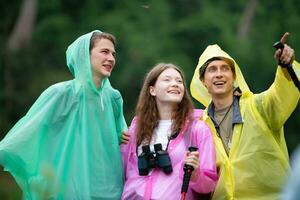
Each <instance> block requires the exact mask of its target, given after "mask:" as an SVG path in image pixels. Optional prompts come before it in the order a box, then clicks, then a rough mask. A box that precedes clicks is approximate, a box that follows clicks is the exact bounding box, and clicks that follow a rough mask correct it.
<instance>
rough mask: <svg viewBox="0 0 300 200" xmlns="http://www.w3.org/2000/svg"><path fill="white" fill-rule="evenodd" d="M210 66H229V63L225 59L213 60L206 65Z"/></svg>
mask: <svg viewBox="0 0 300 200" xmlns="http://www.w3.org/2000/svg"><path fill="white" fill-rule="evenodd" d="M211 66H228V67H229V66H230V65H229V63H227V62H226V61H225V60H214V61H212V62H210V63H209V64H208V65H207V68H208V67H211Z"/></svg>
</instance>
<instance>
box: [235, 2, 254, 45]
mask: <svg viewBox="0 0 300 200" xmlns="http://www.w3.org/2000/svg"><path fill="white" fill-rule="evenodd" d="M256 5H257V0H249V1H248V3H247V5H246V7H245V10H244V12H243V16H242V18H241V21H240V25H239V28H238V38H239V39H241V40H245V39H247V37H248V34H249V30H250V28H251V24H252V20H253V17H254V14H255V10H256Z"/></svg>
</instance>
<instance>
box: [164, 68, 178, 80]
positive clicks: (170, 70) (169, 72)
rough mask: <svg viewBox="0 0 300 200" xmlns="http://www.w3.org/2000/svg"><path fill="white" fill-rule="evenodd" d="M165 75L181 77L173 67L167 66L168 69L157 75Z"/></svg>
mask: <svg viewBox="0 0 300 200" xmlns="http://www.w3.org/2000/svg"><path fill="white" fill-rule="evenodd" d="M165 76H172V77H180V78H181V75H180V73H179V72H178V71H177V70H175V69H173V68H168V69H165V70H164V71H163V72H162V73H161V74H160V75H159V77H165Z"/></svg>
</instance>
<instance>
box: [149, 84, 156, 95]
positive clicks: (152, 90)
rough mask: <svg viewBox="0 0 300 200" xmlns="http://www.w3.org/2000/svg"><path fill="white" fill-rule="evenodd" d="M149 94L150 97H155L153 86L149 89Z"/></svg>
mask: <svg viewBox="0 0 300 200" xmlns="http://www.w3.org/2000/svg"><path fill="white" fill-rule="evenodd" d="M149 92H150V94H151V95H152V96H156V92H155V88H154V87H153V86H150V87H149Z"/></svg>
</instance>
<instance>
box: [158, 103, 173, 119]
mask: <svg viewBox="0 0 300 200" xmlns="http://www.w3.org/2000/svg"><path fill="white" fill-rule="evenodd" d="M156 104H157V109H158V112H159V118H160V120H167V119H172V112H173V109H174V105H172V104H169V103H167V104H163V103H160V102H156Z"/></svg>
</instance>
